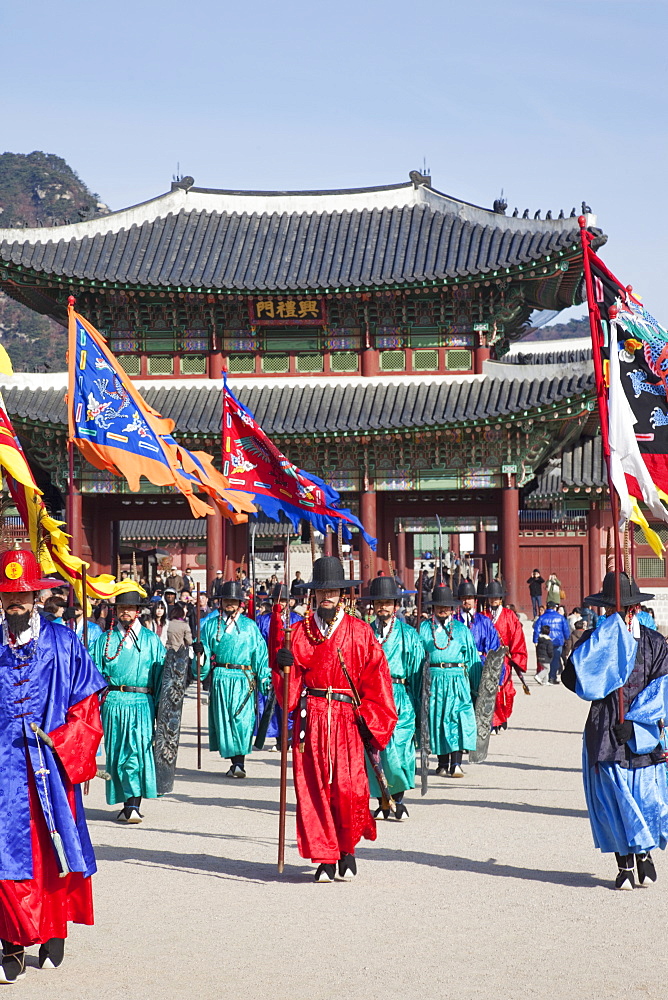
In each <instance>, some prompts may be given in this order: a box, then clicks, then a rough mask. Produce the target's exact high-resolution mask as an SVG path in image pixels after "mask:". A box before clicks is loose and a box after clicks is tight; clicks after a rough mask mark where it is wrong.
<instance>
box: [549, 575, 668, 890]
mask: <svg viewBox="0 0 668 1000" xmlns="http://www.w3.org/2000/svg"><path fill="white" fill-rule="evenodd" d="M620 592H621V602H620V603H621V607H622V609H623V614H622V613H621V612H620V613H619V614H617V613H616V612H615V611H614V608H615V607H616V600H615V574H614V573H608V574H607V575H606V577H605V580H604V583H603V590H602V592H601V593H600V594H594V595H592V596H591V597H588V598H587V603H588V604H592V605H594V606H597V607H604V608H606V609H610V610H609V612H608V616H607V617H606V618H605V620H604V621H603V622H602V623H601V624H600V625H599V626H598V627H597V628H596V629H595V630H591V629H590V630H589V631H587V632H585V634H584V635H583V636H582V638H581V639H580V641H579V642H578V643H577V645H576V646H575V648H574V650H573V652H572V654H571V657H570V659H569V660H568V662H567V664H566V667H565V668H564V671H563V674H562V683H563V684H564V685H565V686H566V687H567V688H569V689H570V690H571V691H574V692H575V693H576V694H577V695H578V696H579V697H580V698H583V699H584V700H586V701H590V702H591V703H592V704H591V708H590V710H589V715H588V717H587V722H586V723H585V729H584V739H583V748H582V770H583V780H584V790H585V799H586V801H587V810H588V812H589V819H590V822H591V829H592V834H593V838H594V844H595V845H596V847H598V848H599V850H601V851H602V852H604V853H612V852H614V853H615V855H616V857H617V865H618V873H617V878H616V881H615V887H616V888H617V889H633V888H634V887H635V870H636V867H637V874H638V882H639V884H640V885H643V884H644V883H645V882H646V881H647V880H649V881H651V882H655V881H656V869H655V867H654V861H653V859H652V855H651V851H652V850H654V849H655V848H660V849H661V850H663V849H664V848H665V847H666V844H667V843H668V782H667V780H666V764H665V760H664V756H665V755H664V749H663V747H662V745H661V736H662V726H663V720H665V719H666V718H667V717H668V646H667V645H666V641H665V639H664V638H663V636H662V635H660V634H659V633H658V632H656V631H653V630H651V629H648V628H647V627H646V626H645V625H641V624H640V622H639V621H638V619H637V617H636V612H637V610H638V609H639V606H640V604H641V603H642V602H643V601H648V600H651V599H652V596H653V595H651V594H641V593H640V591H639V590H638V587H637V585H636V583H635V581H634V580H630V579H629V577H628V576H627V575H626V574H625V573H622V574H620ZM620 689H621V692H622V702H623V711H624V719H623V721H622V719H621V717H620Z"/></svg>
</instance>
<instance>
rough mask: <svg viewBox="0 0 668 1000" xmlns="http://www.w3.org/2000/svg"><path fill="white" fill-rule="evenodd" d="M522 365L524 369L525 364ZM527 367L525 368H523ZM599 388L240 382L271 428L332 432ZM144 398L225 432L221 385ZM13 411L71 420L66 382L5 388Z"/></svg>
mask: <svg viewBox="0 0 668 1000" xmlns="http://www.w3.org/2000/svg"><path fill="white" fill-rule="evenodd" d="M520 372H521V369H520ZM518 374H519V372H518ZM592 389H593V376H592V375H590V374H577V375H568V376H563V375H562V376H554V377H553V378H542V379H525V380H522V379H520V378H518V379H513V380H508V379H500V378H486V379H476V380H470V381H466V380H462V381H461V382H450V383H442V382H441V383H439V382H431V383H429V382H422V383H413V382H408V381H407V382H399V383H395V384H392V385H369V384H365V380H364V379H360V380H359V385H351V384H347V385H344V386H337V385H336V384H332V385H331V386H325V387H321V386H319V387H313V386H309V385H308V384H305V385H303V386H302V385H299V386H274V387H272V386H271V385H270V384H268V385H266V386H263V387H262V388H258V387H253V388H244V387H243V386H241V387H240V388H237V390H236V391H237V392H238V395H239V398H240V400H241V402H242V403H243V404H244V405H245V406H247V407H248V408H249V409H250V410H251V411H252V412H253V413H254V414H255V417H256V419H257V420H258V422H259V423H260V424H261V425H262V427H263V428H264V430H265V431H266V432H267V433H268V434H270V435H271V434H274V435H278V436H285V435H294V434H325V433H355V432H359V431H362V432H371V433H373V432H374V431H384V430H386V431H389V430H400V429H414V428H429V427H441V426H445V425H448V424H453V423H463V422H468V421H474V420H485V419H496V418H499V417H503V416H505V415H511V414H517V413H522V412H523V411H525V410H532V409H535V408H536V407H545V406H550V405H551V404H555V403H560V402H562V401H564V400H566V399H568V398H570V397H571V396H573V397H578V396H582V395H583V394H585V393H588V392H591V391H592ZM143 395H144V398H145V400H146V402H147V403H148V404H149V406H152V407H153V408H154V409H156V410H157V411H158V412H159V413H161V414H162V415H163V416H165V417H171V419H172V420H173V421H174V423H175V425H176V433H177V434H181V435H184V436H186V437H188V436H195V435H198V436H201V437H207V436H217V435H219V434H220V425H221V412H222V400H221V390H220V389H218V388H204V387H198V386H197V384H196V383H194V384H193V385H192V386H188V387H185V386H179V387H178V388H173V389H171V388H169V389H168V388H158V389H146V390H144V392H143ZM4 399H5V403H6V405H7V409H8V411H9V413H10V415H11V416H12V417H13V418H16V419H18V420H22V421H27V422H36V423H40V424H49V425H51V426H60V427H64V426H65V425H66V423H67V414H66V409H65V402H64V398H63V392H62V390H60V389H32V388H17V387H9V388H6V389H5V390H4Z"/></svg>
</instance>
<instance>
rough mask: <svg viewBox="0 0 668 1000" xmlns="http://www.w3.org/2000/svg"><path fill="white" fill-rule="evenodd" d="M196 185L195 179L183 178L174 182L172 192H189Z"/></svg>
mask: <svg viewBox="0 0 668 1000" xmlns="http://www.w3.org/2000/svg"><path fill="white" fill-rule="evenodd" d="M194 183H195V178H194V177H181V178H179V180H178V181H172V191H189V190H190V188H191V187H192V186H193V184H194Z"/></svg>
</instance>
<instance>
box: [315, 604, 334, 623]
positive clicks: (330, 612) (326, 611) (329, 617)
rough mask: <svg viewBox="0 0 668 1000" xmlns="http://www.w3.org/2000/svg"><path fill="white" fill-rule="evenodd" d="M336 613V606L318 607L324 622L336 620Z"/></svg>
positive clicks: (320, 617)
mask: <svg viewBox="0 0 668 1000" xmlns="http://www.w3.org/2000/svg"><path fill="white" fill-rule="evenodd" d="M335 614H336V608H318V618H319V619H320V621H322V622H326V623H327V624H328V625H329V623H330V622H331V621H334V615H335Z"/></svg>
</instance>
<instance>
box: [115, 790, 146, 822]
mask: <svg viewBox="0 0 668 1000" xmlns="http://www.w3.org/2000/svg"><path fill="white" fill-rule="evenodd" d="M140 802H141V796H140V795H131V796H130V798H129V799H126V800H125V802H124V804H123V808H122V809H121V811H120V812H119V814H118V816H117V817H116V819H117V820H118V822H119V823H129V824H130V825H135V824H136V823H141V821H142V819H143V816H142V814H141V813H140V812H139V804H140Z"/></svg>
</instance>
